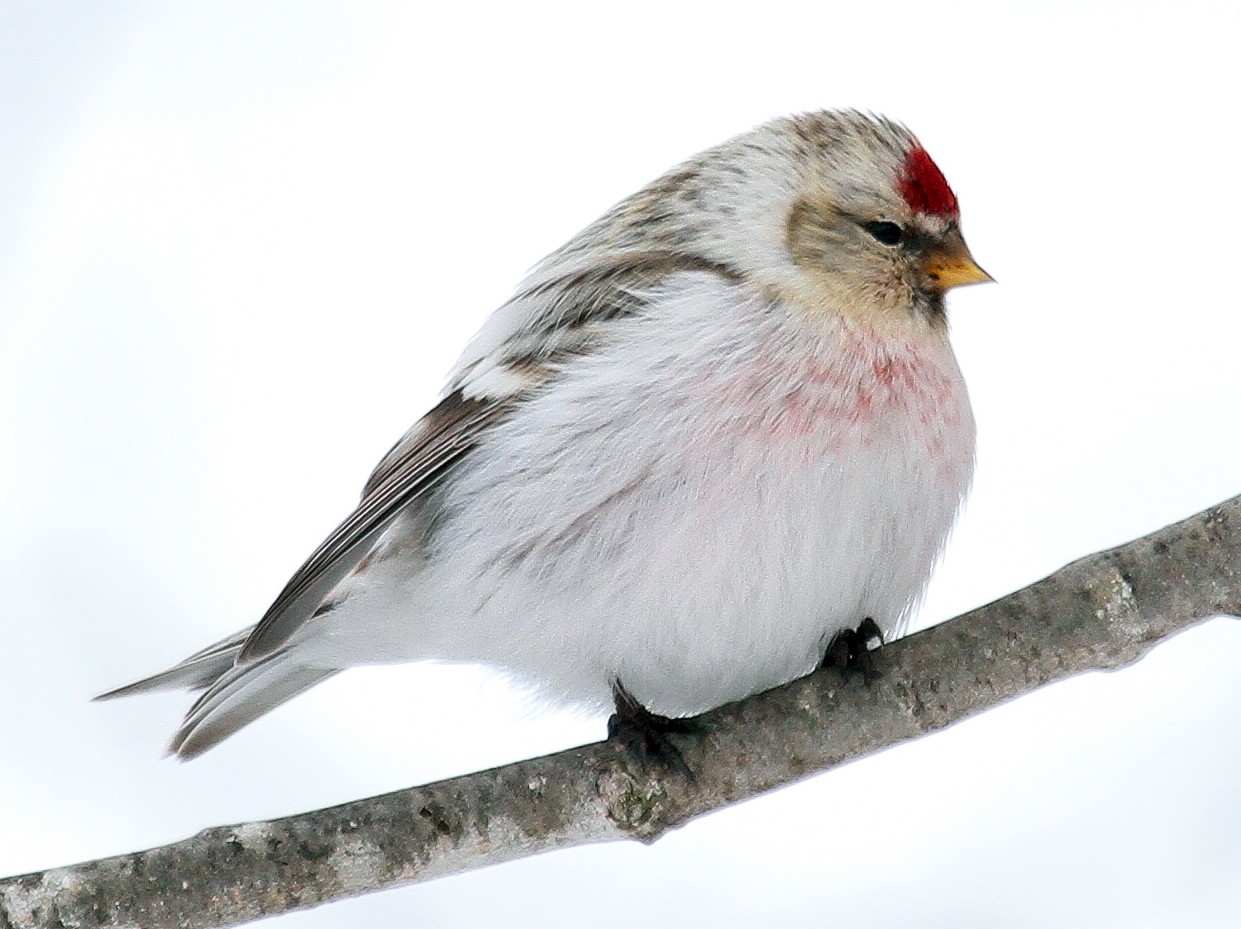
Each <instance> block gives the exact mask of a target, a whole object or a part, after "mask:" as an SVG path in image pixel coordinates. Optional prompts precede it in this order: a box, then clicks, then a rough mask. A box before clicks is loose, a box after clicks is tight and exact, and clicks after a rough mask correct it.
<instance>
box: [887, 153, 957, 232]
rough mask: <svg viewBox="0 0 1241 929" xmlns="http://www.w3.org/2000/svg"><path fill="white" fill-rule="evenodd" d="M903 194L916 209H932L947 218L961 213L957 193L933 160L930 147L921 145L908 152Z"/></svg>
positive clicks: (903, 179) (902, 188)
mask: <svg viewBox="0 0 1241 929" xmlns="http://www.w3.org/2000/svg"><path fill="white" fill-rule="evenodd" d="M901 196H902V197H904V198H905V202H906V203H907V204H909V208H910V209H911V210H913V211H914V212H915V213H929V214H930V215H932V216H942V217H944V218H951V217H955V216H957V215H958V214H959V210H958V207H957V195H956V194H954V193H953V192H952V188H951V187H949V186H948V181H947V180H946V179H945V178H944V174H943V172H942V171H940V170H939V166H938V165H936V164H935V162H933V161H932V160H931V156H930V155H928V154H927V152H926V149H925V148H922V147H921V146H919V147H918V148H915V149H914V150H913V151H911V152H910V153H909V154H908V155H906V156H905V170H904V172H903V173H902V174H901Z"/></svg>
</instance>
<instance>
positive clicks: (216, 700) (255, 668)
mask: <svg viewBox="0 0 1241 929" xmlns="http://www.w3.org/2000/svg"><path fill="white" fill-rule="evenodd" d="M338 670H339V669H336V668H313V667H308V666H306V665H303V664H298V663H295V662H294V661H293V660H292V659H291V658H290V656H289V653H288V652H287V651H278V652H273V653H272V654H270V655H265V656H264V657H262V658H260V659H258V660H257V661H252V662H246V663H245V664H242V665H234V666H232V667H230V668H229V669H228V670H226V671H225V672H224V673H223V674H222V675H220V676H219V678H218V679H217V680H216V681H215V682H214V683H213V684H212V685H211V686H210V687H209V688H208V689H207V690H205V691H204V692H203V694H202V696H200V697H199V698H198V701H197V702H196V703H195V704H194V705H193V706H192V707H190V711H189V713H187V714H186V716H185V721H184V722H182V723H181V728H180V729H178V730H177V733H176V735H174V736H173V737H172V741H171V742H170V743H169V745H168V753H169V754H172V755H177V756H179V757H180V758H182V759H189V758H194V757H197V756H198V755H201V754H202V753H203V752H205V751H207V749H209V748H213V747H214V746H216V745H218V744H219V743H220V742H222V741H223V740H224V739H226V738H228V737H229V736H230V735H232V734H233V733H234V732H236V731H237V730H238V729H240V728H242V727H243V726H246V725H248V724H250V723H252V722H254V721H255V720H256V719H258V718H259V717H260V716H262V715H263V714H264V713H267V712H269V711H271V710H274V709H275V708H276V707H278V706H280V704H282V703H284V702H285V701H286V700H291V699H292V698H293V697H295V696H297V695H298V694H299V693H301V692H302V691H304V690H308V689H309V688H311V687H313V686H314V685H315V684H318V683H320V682H321V681H324V680H326V679H327V678H329V677H331V676H332V675H333V674H336V673H337V671H338Z"/></svg>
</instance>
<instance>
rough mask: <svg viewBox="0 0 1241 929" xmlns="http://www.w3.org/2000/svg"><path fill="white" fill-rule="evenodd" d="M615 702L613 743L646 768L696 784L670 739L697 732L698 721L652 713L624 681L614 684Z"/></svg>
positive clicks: (610, 732) (610, 736) (611, 727)
mask: <svg viewBox="0 0 1241 929" xmlns="http://www.w3.org/2000/svg"><path fill="white" fill-rule="evenodd" d="M612 700H613V702H614V703H615V705H616V712H615V713H613V714H612V715H611V717H610V718H609V719H608V739H609V740H612V741H615V742H616V743H618V744H619V745H620V746H621V747H623V748H624V749H625V750H626V751H627V752H629V754H630V755H631V756H632V757H633V758H635V759H636V760H637V761H638V763H639V764H640V765H642V766H643V767H647V766H649V765H656V766H659V767H662V768H664V769H665V770H669V771H675V772H676V773H677V774H680V775H681V776H682V777H684V778H685V779H686V780H688V781H693V780H694V772H693V771H691V770H690V768H689V765H687V764H686V763H685V758H684V756H682V754H681V750H680V749H679V748H677V747H676V746H675V745H674V744H673V743H672V740H671V739H669V738H668V735H669V734H670V733H679V734H684V733H690V732H697V731H698V730H699V726H698V721H697V720H696V719H695V718H693V717H689V718H684V719H672V718H670V717H668V716H660V715H659V714H658V713H652V712H651V711H650V710H648V709H647V708H646V707H644V706H643V705H642V704H640V703H639V702H638V701H637V700H635V699H634V697H633V695H632V694H631V693H629V691H627V690H626V689H625V687H624V685H623V684H621V682H620V681H615V682H614V683H613V684H612Z"/></svg>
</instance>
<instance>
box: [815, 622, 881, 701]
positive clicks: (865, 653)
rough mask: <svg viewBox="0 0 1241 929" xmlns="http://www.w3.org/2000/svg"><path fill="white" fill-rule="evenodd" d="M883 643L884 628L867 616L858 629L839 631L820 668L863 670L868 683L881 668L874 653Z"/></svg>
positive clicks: (850, 670)
mask: <svg viewBox="0 0 1241 929" xmlns="http://www.w3.org/2000/svg"><path fill="white" fill-rule="evenodd" d="M881 645H883V630H882V629H880V628H879V624H878V623H877V622H875V621H874V620H873V619H871V618H870V617H869V616H867V617H866V618H865V619H864V620H862V621H861V622H860V623H858V627H857V628H856V629H846V630H845V631H844V632H840V633H837V635H836V637H835V638H833V639H832V641H831V642H830V643H828V646H827V651H825V652H824V653H823V660H822V661H821V662H820V663H819V667H820V668H839V669H840V670H841V672H842V673H844V674H849V673H856V672H859V671H860V672H861V673H862V678H863V679H864V680H865V681H866V683H867V684H870V683H872V682H874V681H875V680H877V679H878V678H879V676H880V674H879V669H878V668H876V667H875V659H874V656H873V655H872V653H873V652H874V651H875V649H877V648H879V647H880V646H881Z"/></svg>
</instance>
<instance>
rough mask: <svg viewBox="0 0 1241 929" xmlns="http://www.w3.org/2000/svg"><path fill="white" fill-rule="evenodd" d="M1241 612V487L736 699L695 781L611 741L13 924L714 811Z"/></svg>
mask: <svg viewBox="0 0 1241 929" xmlns="http://www.w3.org/2000/svg"><path fill="white" fill-rule="evenodd" d="M1238 613H1241V496H1239V497H1234V498H1233V499H1232V500H1229V501H1227V502H1225V503H1222V504H1220V505H1219V506H1216V507H1212V508H1211V509H1209V510H1205V511H1203V512H1202V513H1199V514H1198V515H1196V516H1193V517H1191V518H1189V519H1187V520H1185V521H1183V522H1181V523H1177V524H1176V525H1173V526H1169V527H1167V528H1166V529H1162V530H1160V531H1159V532H1156V533H1153V534H1152V535H1149V536H1146V537H1145V538H1142V539H1138V540H1136V541H1134V542H1130V543H1129V544H1127V545H1124V546H1121V547H1120V548H1116V549H1113V550H1112V551H1108V552H1102V553H1099V554H1096V555H1091V556H1090V557H1088V558H1084V559H1082V560H1081V561H1077V562H1075V563H1073V564H1071V565H1069V566H1068V567H1066V568H1063V569H1062V570H1060V571H1058V572H1056V573H1055V574H1053V575H1052V576H1051V577H1048V578H1046V579H1045V580H1042V581H1039V582H1038V583H1036V584H1032V585H1031V586H1029V587H1027V588H1025V589H1024V590H1020V591H1018V592H1017V593H1014V594H1011V595H1009V596H1007V597H1004V598H1003V599H1001V600H997V601H996V602H994V603H991V604H989V605H987V606H984V607H981V608H979V609H977V610H974V611H972V612H970V613H967V614H965V615H964V616H961V617H958V618H957V619H954V620H952V621H950V622H946V623H943V624H942V625H939V626H936V627H934V628H931V629H927V630H925V631H923V632H920V633H918V634H916V635H912V636H909V637H907V638H905V639H902V640H900V641H898V642H894V643H892V644H890V645H887V646H885V647H884V649H883V651H882V653H881V656H880V659H879V660H880V666H881V668H882V671H883V676H882V677H881V678H880V679H879V680H878V681H876V682H874V683H872V684H870V685H867V684H865V683H863V682H862V680H861V679H860V676H854V677H852V678H849V679H842V678H841V677H840V675H839V674H838V673H837V672H835V671H830V670H829V671H823V672H819V673H818V674H815V675H812V676H811V677H808V678H804V679H802V680H799V681H794V682H793V683H791V684H788V685H786V686H784V687H780V688H777V689H776V690H772V691H768V692H767V693H763V694H759V695H757V696H755V697H751V698H750V699H748V700H745V701H742V702H741V703H736V704H730V705H728V706H725V707H721V708H720V709H718V710H715V711H713V712H711V713H709V714H707V715H705V716H704V717H702V719H703V723H704V725H703V731H702V733H701V734H695V735H692V736H685V737H683V738H682V739H681V741H680V742H679V744H680V745H681V746H682V751H683V754H684V756H685V759H686V760H687V761H688V763H689V765H690V767H691V768H692V769H693V770H694V772H695V774H696V780H695V781H694V782H693V783H687V782H684V781H683V780H682V779H679V778H667V779H659V778H654V777H651V776H648V775H647V774H646V773H644V772H642V771H640V770H637V769H635V768H634V767H632V765H631V764H630V762H629V760H628V758H627V757H626V756H625V755H624V754H622V753H620V752H618V751H617V750H616V749H614V748H613V746H611V745H609V744H607V743H602V742H601V743H595V744H593V745H587V746H583V747H581V748H576V749H572V750H570V751H566V752H561V753H559V754H556V755H549V756H546V757H544V758H536V759H533V760H531V761H523V762H520V763H518V764H511V765H506V766H505V767H502V768H495V769H493V770H490V771H481V772H479V773H477V774H470V775H467V776H465V777H459V778H455V779H453V780H449V781H442V782H440V783H437V784H428V785H426V786H425V787H414V788H411V789H408V790H400V791H396V792H394V793H390V794H385V795H383V796H379V797H373V798H371V799H369V800H359V801H356V802H353V803H346V804H343V805H341V806H336V807H331V808H329V809H325V810H318V811H316V812H312V813H303V814H300V815H297V816H289V817H286V818H284V819H277V820H272V821H270V822H257V823H244V824H241V825H237V826H221V827H217V828H214V829H207V830H204V831H203V832H200V833H199V834H198V835H196V836H193V837H192V838H189V839H186V840H184V841H182V842H176V843H174V844H172V845H166V846H163V847H161V848H156V849H151V850H150V851H145V852H137V853H134V854H131V855H121V856H118V857H115V858H107V859H103V860H100V861H92V862H87V863H84V864H80V865H74V866H72V867H67V868H54V869H52V870H49V871H44V872H42V873H37V874H28V875H24V876H20V877H12V878H7V879H0V929H35V927H48V929H52V927H55V929H62V927H64V926H79V925H89V926H92V927H118V929H119V927H139V926H141V927H143V929H163V927H179V929H195V927H213V926H226V925H232V924H235V923H239V922H245V921H247V920H252V919H257V918H259V917H262V916H269V915H273V914H276V913H280V912H284V911H287V910H293V909H298V908H302V907H310V906H314V905H316V904H320V903H325V902H328V901H330V900H337V899H340V898H343V897H349V896H353V895H356V894H362V893H366V892H369V891H373V890H378V889H380V888H384V887H395V886H400V885H403V884H410V883H414V882H416V881H424V880H429V879H431V878H435V877H439V876H441V875H444V874H452V873H455V872H459V871H465V870H468V869H471V868H477V867H481V866H483V865H489V864H495V863H498V862H502V861H509V860H511V859H514V858H520V857H523V856H526V855H532V854H535V853H536V852H541V851H547V850H550V849H556V848H567V847H569V846H573V845H582V844H585V843H587V842H602V841H610V840H613V839H625V838H636V839H639V840H641V841H644V842H651V841H654V840H655V839H657V838H658V837H659V836H661V835H662V834H663V833H665V832H667V831H668V830H669V829H672V828H674V827H676V826H679V825H681V824H682V823H684V822H686V821H687V820H689V819H692V818H694V817H695V816H700V815H702V814H703V813H707V812H710V811H712V810H715V809H718V808H720V807H722V806H726V805H728V804H730V803H735V802H737V801H739V800H744V799H746V798H747V797H751V796H753V795H755V794H758V793H762V792H764V791H768V790H771V789H773V788H775V787H779V786H781V785H783V784H788V783H791V782H793V781H796V780H799V779H801V778H805V777H808V776H810V775H811V774H815V773H818V772H821V771H825V770H828V769H829V768H832V767H834V766H836V765H838V764H840V763H842V762H844V761H848V760H850V759H853V758H857V757H859V756H861V755H865V754H868V753H870V752H874V751H877V750H878V749H881V748H884V747H887V746H890V745H894V744H897V743H899V742H903V741H905V740H907V739H912V738H914V737H916V736H919V735H923V734H924V733H927V732H933V731H935V730H937V729H941V728H943V727H944V726H947V725H949V724H950V723H953V722H956V721H957V720H959V719H964V718H965V717H967V716H972V715H974V714H975V713H979V712H981V711H982V710H985V709H987V708H988V707H992V706H995V705H996V704H999V703H1002V702H1004V701H1006V700H1011V699H1012V698H1014V697H1017V696H1019V695H1021V694H1024V693H1027V692H1029V691H1031V690H1034V689H1035V688H1037V687H1041V686H1042V685H1044V684H1047V683H1049V682H1051V681H1055V680H1059V679H1060V678H1064V677H1068V676H1069V675H1072V674H1078V673H1081V672H1083V671H1090V670H1101V669H1115V668H1120V667H1123V666H1125V665H1128V664H1130V663H1132V662H1134V661H1136V660H1137V659H1138V658H1140V657H1141V656H1142V655H1143V654H1145V653H1146V652H1147V651H1148V650H1149V649H1151V648H1152V647H1153V646H1154V645H1156V644H1157V643H1159V642H1161V641H1162V640H1163V639H1165V638H1167V637H1169V636H1171V635H1172V634H1174V633H1176V632H1178V631H1180V630H1182V629H1184V628H1187V627H1188V626H1190V625H1192V624H1194V623H1196V622H1198V621H1200V620H1202V619H1206V618H1208V617H1211V616H1215V615H1219V614H1234V615H1235V614H1238Z"/></svg>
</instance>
